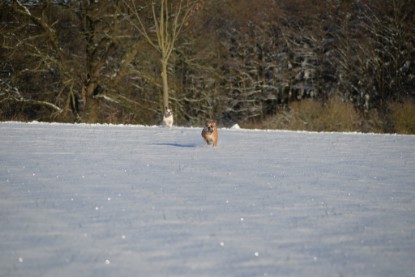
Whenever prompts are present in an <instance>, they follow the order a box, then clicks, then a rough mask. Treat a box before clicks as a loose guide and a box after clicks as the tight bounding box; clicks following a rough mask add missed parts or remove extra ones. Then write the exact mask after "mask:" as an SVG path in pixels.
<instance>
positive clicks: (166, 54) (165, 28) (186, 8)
mask: <svg viewBox="0 0 415 277" xmlns="http://www.w3.org/2000/svg"><path fill="white" fill-rule="evenodd" d="M158 1H159V3H158V5H157V3H156V1H155V0H153V1H151V17H152V23H150V24H151V25H150V26H149V25H147V24H146V23H147V22H145V20H143V18H142V14H141V10H142V7H141V6H139V5H138V4H137V3H136V2H137V1H134V0H124V4H125V6H126V7H127V8H128V10H129V11H130V12H131V13H132V14H133V18H132V19H131V23H132V25H133V26H134V28H135V29H136V30H138V32H139V33H140V34H141V35H142V36H143V37H144V38H145V40H146V41H147V42H148V43H149V44H150V45H151V46H152V47H153V48H154V49H155V50H156V51H157V52H158V53H159V55H160V62H161V79H162V87H163V109H166V108H167V107H169V85H168V74H167V66H168V63H169V59H170V57H171V54H172V52H173V50H174V49H175V44H176V43H177V40H178V37H179V35H180V33H181V31H182V29H183V27H184V26H185V25H186V24H187V23H188V20H189V17H190V15H191V13H192V11H193V8H194V6H195V4H196V3H197V2H196V1H189V0H186V1H183V0H180V2H179V3H178V4H177V5H176V6H174V5H173V4H171V3H169V1H168V0H158Z"/></svg>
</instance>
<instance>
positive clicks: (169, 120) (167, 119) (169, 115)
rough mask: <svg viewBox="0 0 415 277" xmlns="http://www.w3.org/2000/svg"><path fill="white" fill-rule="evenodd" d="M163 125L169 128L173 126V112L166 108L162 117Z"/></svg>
mask: <svg viewBox="0 0 415 277" xmlns="http://www.w3.org/2000/svg"><path fill="white" fill-rule="evenodd" d="M163 122H164V125H165V126H167V127H169V128H171V127H172V126H173V111H172V110H171V109H169V108H166V111H165V112H164V116H163Z"/></svg>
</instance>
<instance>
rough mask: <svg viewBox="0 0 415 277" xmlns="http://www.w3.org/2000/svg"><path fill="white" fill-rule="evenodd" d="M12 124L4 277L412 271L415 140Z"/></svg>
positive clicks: (5, 141) (0, 131)
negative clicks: (208, 141)
mask: <svg viewBox="0 0 415 277" xmlns="http://www.w3.org/2000/svg"><path fill="white" fill-rule="evenodd" d="M200 132H201V129H200V128H180V127H173V128H172V129H167V128H160V127H156V126H153V127H145V126H112V125H86V124H81V125H69V124H43V123H37V124H26V123H15V122H11V123H10V122H9V123H0V141H1V143H0V275H1V276H408V277H409V276H413V272H415V263H414V261H415V216H414V215H415V136H405V135H375V134H357V133H356V134H351V133H307V132H290V131H258V130H257V131H252V130H251V131H249V130H244V129H220V130H219V146H218V147H217V148H212V147H209V146H207V145H205V142H204V141H203V140H202V137H201V135H200Z"/></svg>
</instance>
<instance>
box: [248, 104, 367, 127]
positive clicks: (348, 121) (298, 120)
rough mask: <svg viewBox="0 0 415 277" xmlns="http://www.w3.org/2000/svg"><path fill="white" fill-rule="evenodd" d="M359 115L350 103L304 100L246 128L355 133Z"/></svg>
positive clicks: (249, 124) (358, 123)
mask: <svg viewBox="0 0 415 277" xmlns="http://www.w3.org/2000/svg"><path fill="white" fill-rule="evenodd" d="M359 125H360V115H359V113H358V112H357V111H356V110H355V108H354V107H353V105H352V104H351V103H345V102H343V101H341V100H340V99H337V98H332V99H329V101H327V103H326V104H325V105H322V104H321V103H320V102H318V101H315V100H312V99H306V100H302V101H299V102H294V103H292V104H291V105H290V110H289V111H284V112H281V113H279V114H277V115H275V116H271V117H268V118H266V119H265V120H263V121H262V122H261V123H256V124H255V123H248V124H244V125H243V126H244V127H246V128H260V129H287V130H305V131H332V132H344V131H356V130H359Z"/></svg>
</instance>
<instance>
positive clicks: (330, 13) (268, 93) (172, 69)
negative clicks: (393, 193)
mask: <svg viewBox="0 0 415 277" xmlns="http://www.w3.org/2000/svg"><path fill="white" fill-rule="evenodd" d="M0 28H1V30H0V39H1V48H0V120H2V121H5V120H19V121H30V120H38V121H55V122H86V123H114V124H118V123H124V124H147V125H153V124H159V123H160V122H161V119H162V113H163V110H164V109H165V108H166V107H165V106H169V107H171V108H172V109H173V111H174V114H175V125H179V126H199V125H201V124H202V123H203V122H204V121H205V120H206V119H216V120H217V121H218V122H219V124H220V126H225V127H229V126H232V125H233V124H235V123H238V124H239V125H240V126H241V127H246V128H271V129H279V128H281V129H296V130H297V129H301V130H314V131H362V132H381V133H382V132H389V133H393V132H397V133H409V134H415V0H376V1H361V0H256V1H252V0H182V1H180V0H175V1H167V0H154V1H150V0H119V1H117V0H112V1H110V0H96V1H89V0H79V1H74V0H49V1H47V0H43V1H42V0H9V1H7V0H2V1H1V4H0Z"/></svg>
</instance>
